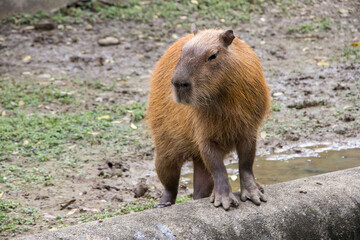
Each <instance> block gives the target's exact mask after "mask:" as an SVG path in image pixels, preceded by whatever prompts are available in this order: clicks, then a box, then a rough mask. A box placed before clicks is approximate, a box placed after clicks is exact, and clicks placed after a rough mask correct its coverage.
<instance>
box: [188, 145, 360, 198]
mask: <svg viewBox="0 0 360 240" xmlns="http://www.w3.org/2000/svg"><path fill="white" fill-rule="evenodd" d="M225 165H226V168H227V171H228V175H229V181H230V184H231V187H232V189H233V191H239V189H240V183H239V176H238V175H239V171H238V160H237V156H236V154H235V153H233V154H231V155H230V157H229V158H228V159H227V160H225ZM358 166H360V148H359V147H357V148H350V149H346V147H337V148H336V150H334V146H332V147H330V146H329V145H316V146H314V145H308V146H307V145H304V146H301V147H297V148H288V149H281V150H278V151H275V152H274V153H272V154H269V155H263V156H261V155H258V156H256V159H255V163H254V173H255V177H256V179H257V181H258V182H259V183H260V184H263V185H268V184H274V183H279V182H285V181H290V180H294V179H298V178H304V177H309V176H313V175H318V174H322V173H327V172H332V171H337V170H342V169H347V168H352V167H358ZM183 173H184V174H183V175H182V178H181V184H184V185H186V186H187V187H188V188H189V189H192V188H193V186H192V184H193V183H192V181H193V169H192V165H191V164H189V165H186V166H185V167H184V169H183Z"/></svg>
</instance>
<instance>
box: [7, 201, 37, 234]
mask: <svg viewBox="0 0 360 240" xmlns="http://www.w3.org/2000/svg"><path fill="white" fill-rule="evenodd" d="M37 218H38V211H37V210H36V209H34V208H22V207H21V206H20V205H19V204H17V203H14V202H12V201H9V200H3V199H0V236H5V237H9V236H11V237H13V236H15V235H16V234H17V233H19V232H24V231H28V230H29V226H31V225H35V222H36V219H37Z"/></svg>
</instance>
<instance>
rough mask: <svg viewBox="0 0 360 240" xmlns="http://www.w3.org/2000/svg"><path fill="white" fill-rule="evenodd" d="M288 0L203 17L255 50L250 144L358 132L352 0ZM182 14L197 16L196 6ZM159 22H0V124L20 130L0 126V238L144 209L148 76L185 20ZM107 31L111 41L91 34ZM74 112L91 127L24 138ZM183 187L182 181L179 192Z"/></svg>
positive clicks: (358, 54)
mask: <svg viewBox="0 0 360 240" xmlns="http://www.w3.org/2000/svg"><path fill="white" fill-rule="evenodd" d="M195 2H196V1H195ZM296 2H297V3H296V4H295V3H292V2H290V1H279V2H278V3H273V4H268V5H265V7H263V9H262V11H254V12H253V13H251V15H250V16H251V17H250V21H239V22H238V23H227V21H226V20H224V19H222V18H220V20H219V19H214V20H210V21H208V22H207V25H206V26H207V27H216V28H223V29H229V28H231V29H233V30H234V32H235V34H236V35H237V36H238V37H239V38H241V39H242V40H244V41H245V42H246V43H247V44H249V45H250V46H251V47H253V48H254V50H255V52H256V53H257V55H258V56H259V58H260V59H261V61H262V64H263V69H264V73H265V76H266V79H267V82H268V84H269V87H270V90H271V94H272V114H271V116H270V117H269V119H267V120H266V122H265V123H264V126H263V128H262V129H261V130H260V131H259V140H258V153H259V154H260V153H261V154H271V153H272V152H273V151H274V150H276V149H278V148H283V147H289V146H290V151H291V149H292V148H296V146H297V145H298V144H300V143H304V142H313V143H314V144H316V143H317V144H321V143H322V142H333V143H337V144H339V143H340V144H344V145H348V144H351V143H352V142H356V141H358V140H357V139H358V138H359V137H360V119H359V116H360V50H359V49H360V47H359V46H351V45H352V44H354V43H357V42H360V16H359V14H358V13H359V12H360V3H359V2H358V1H336V2H335V3H334V1H305V0H303V1H296ZM199 4H200V5H201V1H199ZM181 17H182V20H183V22H187V23H189V22H190V23H192V22H195V23H197V22H198V23H199V24H198V25H199V28H202V27H203V26H204V24H203V22H202V21H200V19H198V18H197V17H196V16H188V17H183V16H181ZM165 24H166V19H163V18H155V19H153V20H150V21H147V22H142V23H141V22H136V21H119V20H117V19H100V18H99V19H96V21H94V22H93V23H91V24H90V23H88V22H85V21H84V22H82V23H78V24H76V23H71V22H70V23H55V24H54V26H55V29H52V30H41V29H40V30H38V29H34V28H33V26H36V25H33V24H22V25H19V24H14V23H11V22H4V23H2V24H1V26H0V84H1V85H0V96H1V98H0V112H1V113H2V116H0V118H1V119H2V120H1V124H4V125H3V126H5V124H9V125H6V126H11V127H13V128H14V129H20V127H21V128H22V129H20V131H21V132H20V133H17V134H18V135H16V136H17V137H15V136H13V135H6V134H4V133H3V132H1V133H0V134H1V135H0V139H1V141H2V142H3V141H4V142H3V143H4V146H5V142H6V144H7V145H6V146H7V148H5V147H3V148H1V149H0V150H1V152H0V162H1V172H0V177H2V180H1V181H0V199H1V200H2V204H3V205H2V208H1V211H2V215H1V217H2V220H3V222H2V223H4V226H5V223H6V224H7V226H8V225H9V221H10V220H11V221H12V222H14V223H15V222H16V224H15V226H9V227H7V228H5V227H4V228H3V229H0V238H4V239H6V238H9V237H11V236H14V235H16V236H19V235H22V234H30V233H38V232H42V231H47V230H53V229H57V228H61V227H64V226H68V225H72V224H77V223H79V222H84V221H90V220H97V219H101V218H104V217H108V216H112V215H115V214H124V213H128V212H133V211H141V210H143V209H146V208H149V207H151V206H152V204H153V202H154V201H156V199H158V198H159V196H160V193H161V189H162V187H161V185H160V183H159V181H158V179H157V178H156V174H155V172H154V166H153V164H154V148H153V145H152V141H151V136H150V133H149V131H148V130H147V129H146V122H145V120H142V119H143V117H144V111H145V107H146V102H147V99H148V85H149V78H150V76H151V71H152V70H153V68H154V65H155V63H156V61H157V60H158V59H159V58H160V57H161V56H162V54H163V53H164V51H165V50H166V49H167V48H168V47H169V46H170V45H171V44H172V43H173V42H174V41H176V39H177V38H179V37H181V36H183V35H184V34H186V33H188V32H189V31H190V30H189V29H190V28H189V24H182V23H181V22H180V23H179V24H177V25H174V26H170V27H164V25H165ZM159 33H161V34H159ZM107 36H112V37H116V38H117V39H119V40H120V43H119V44H117V45H111V46H99V44H98V40H99V39H102V38H105V37H107ZM354 45H356V44H354ZM46 91H50V92H51V93H50V94H49V96H48V95H46ZM22 93H24V94H22ZM36 93H38V95H42V94H43V95H44V96H41V97H39V96H37V95H36ZM30 95H31V96H32V97H28V96H30ZM114 109H115V110H114ZM119 109H121V110H119ZM91 114H95V115H91ZM75 115H76V116H79V117H83V116H90V117H89V118H84V119H85V120H86V121H89V122H88V123H87V122H85V123H84V124H85V125H86V126H85V125H82V124H81V123H78V122H76V124H78V125H76V126H78V127H77V128H76V129H70V130H69V132H68V133H69V134H70V133H72V132H77V131H79V133H80V135H81V133H83V132H81V131H82V130H81V128H86V127H89V128H91V129H90V130H89V131H90V132H86V134H88V135H89V137H85V138H82V137H79V138H76V137H74V138H71V139H68V138H67V137H64V141H63V142H61V143H56V146H54V147H52V145H48V144H49V143H48V142H49V141H53V140H52V138H46V140H43V141H44V142H41V143H39V142H37V143H35V142H34V141H35V140H34V141H33V140H32V139H35V138H34V136H33V135H37V134H38V130H36V128H37V127H36V126H37V125H36V124H33V125H31V123H32V122H34V121H35V122H36V121H40V120H39V119H43V118H44V117H45V118H46V119H52V117H54V116H55V117H59V118H61V117H64V118H66V119H70V120H69V121H70V123H71V121H75V120H74V116H75ZM20 116H23V118H22V120H19V118H20ZM85 120H84V121H85ZM47 121H50V120H45V123H44V124H45V125H46V124H47ZM104 121H105V123H101V124H102V125H99V124H98V122H104ZM25 123H26V124H25ZM52 126H55V125H52ZM67 127H68V125H66V126H65V127H64V128H67ZM6 128H8V127H6ZM1 130H2V131H4V132H6V129H5V127H4V128H1ZM61 130H62V129H59V132H60V131H61ZM14 131H15V130H14ZM40 131H45V130H40ZM86 131H87V130H86ZM24 132H32V133H33V135H31V136H26V137H25V136H24V135H23V134H24ZM99 136H100V137H99ZM45 141H47V142H46V143H45ZM54 141H55V140H54ZM3 143H1V144H3ZM32 144H34V145H36V151H38V149H40V147H41V145H42V144H45V146H51V149H55V150H56V149H60V150H59V151H57V152H56V151H55V150H54V151H53V152H51V154H52V155H51V157H47V156H48V152H47V151H48V149H45V150H43V151H44V152H40V153H44V154H43V155H45V158H46V159H45V160H41V158H40V157H39V156H40V155H36V154H35V155H34V152H35V150H34V149H35V147H34V149H33V150H32V148H33V146H32ZM20 145H21V146H20ZM14 146H16V148H15V147H14ZM60 147H61V148H60ZM39 151H40V150H39ZM40 153H39V154H40ZM49 154H50V153H49ZM43 155H41V156H43ZM190 193H191V192H190V191H189V190H187V189H186V187H184V186H182V187H181V191H180V195H181V196H186V195H188V194H190ZM186 199H187V198H185V200H186ZM182 200H184V199H180V201H182ZM67 204H68V205H67ZM1 217H0V219H1ZM6 219H7V220H6ZM19 219H27V221H23V220H19Z"/></svg>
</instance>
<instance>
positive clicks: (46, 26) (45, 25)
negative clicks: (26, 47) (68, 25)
mask: <svg viewBox="0 0 360 240" xmlns="http://www.w3.org/2000/svg"><path fill="white" fill-rule="evenodd" d="M34 27H35V29H36V30H45V31H50V30H53V29H55V24H54V23H52V22H48V21H43V22H38V23H35V24H34Z"/></svg>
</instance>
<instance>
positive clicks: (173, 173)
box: [155, 156, 182, 207]
mask: <svg viewBox="0 0 360 240" xmlns="http://www.w3.org/2000/svg"><path fill="white" fill-rule="evenodd" d="M181 166H182V162H181V161H179V160H178V159H169V158H167V157H161V156H157V157H156V160H155V168H156V172H157V175H158V177H159V179H160V181H161V183H162V185H163V186H164V188H165V189H164V192H163V195H162V197H161V199H160V202H159V204H157V205H155V207H167V206H170V205H171V204H174V203H175V200H176V195H177V193H178V187H179V179H180V171H181Z"/></svg>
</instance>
